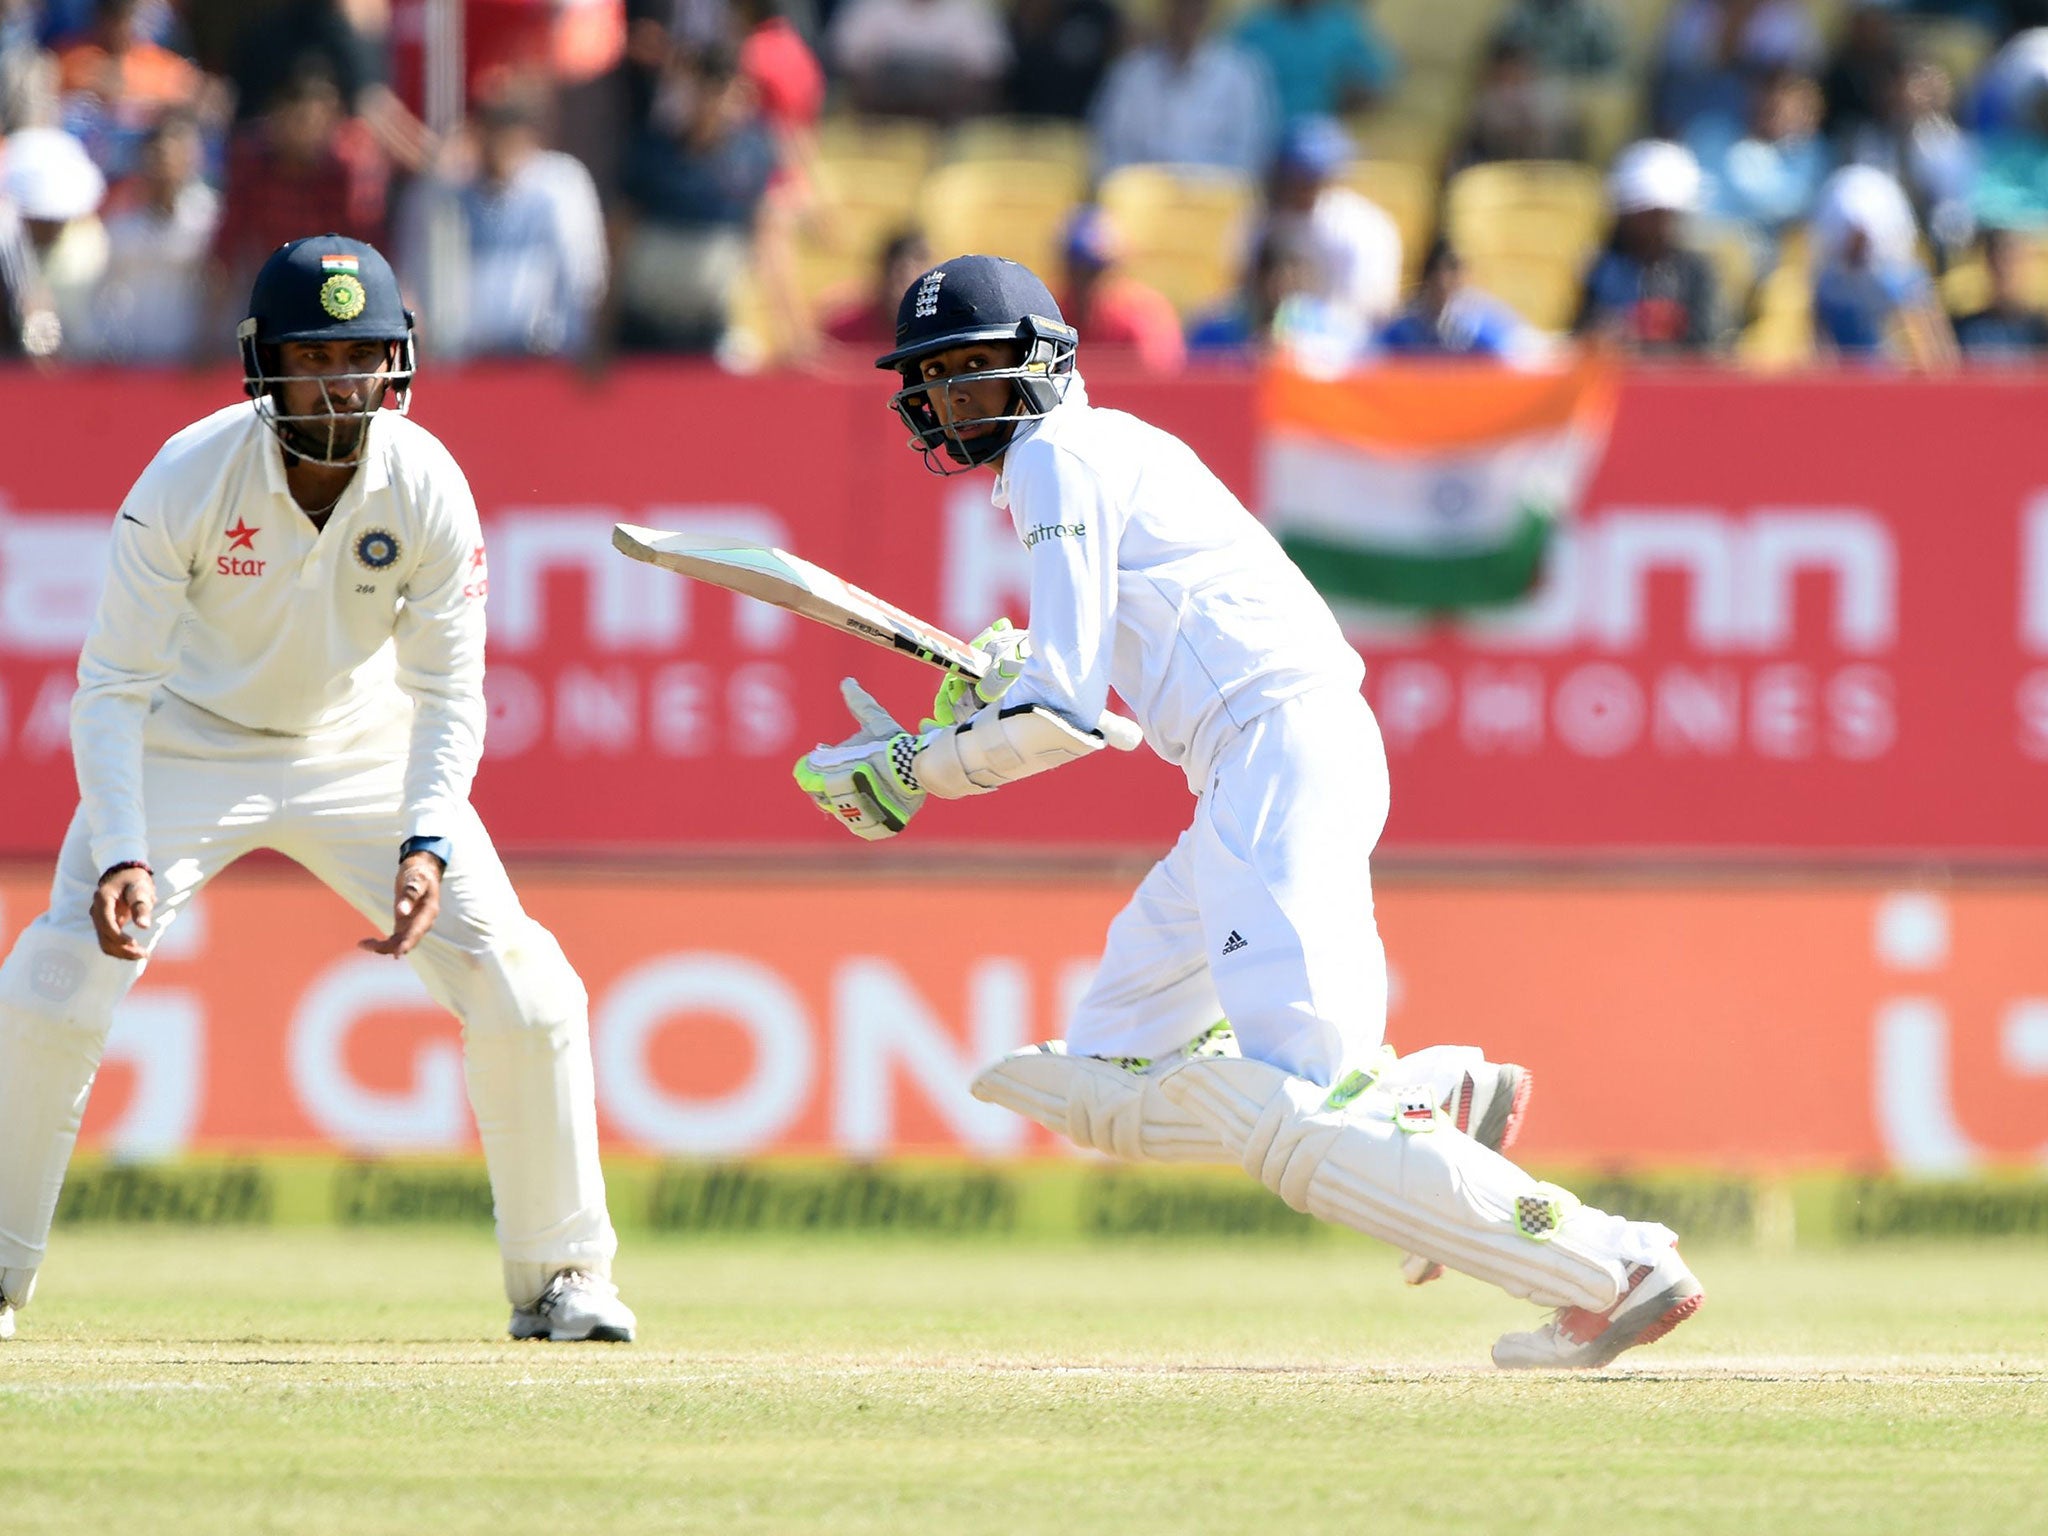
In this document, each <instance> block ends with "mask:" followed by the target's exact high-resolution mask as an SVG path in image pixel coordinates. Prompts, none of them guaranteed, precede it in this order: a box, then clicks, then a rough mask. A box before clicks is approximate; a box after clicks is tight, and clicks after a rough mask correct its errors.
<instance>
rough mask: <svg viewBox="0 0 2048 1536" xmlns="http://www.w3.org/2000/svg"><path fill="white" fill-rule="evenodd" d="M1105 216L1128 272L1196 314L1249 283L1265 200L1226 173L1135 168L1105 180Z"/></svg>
mask: <svg viewBox="0 0 2048 1536" xmlns="http://www.w3.org/2000/svg"><path fill="white" fill-rule="evenodd" d="M1100 198H1101V203H1102V211H1103V213H1104V214H1105V215H1107V217H1108V219H1109V222H1110V224H1111V226H1112V227H1113V228H1114V229H1115V230H1116V233H1117V237H1118V239H1119V241H1120V242H1121V244H1122V247H1123V252H1124V256H1123V266H1124V270H1125V271H1126V272H1128V273H1130V275H1131V276H1133V277H1135V278H1137V279H1138V280H1139V281H1141V282H1145V283H1150V284H1151V285H1152V286H1153V287H1154V288H1157V289H1158V290H1159V291H1160V292H1161V293H1163V294H1165V295H1166V297H1167V298H1169V299H1171V300H1172V301H1173V305H1174V308H1176V309H1178V310H1179V311H1180V312H1181V313H1182V314H1184V315H1185V314H1192V313H1194V312H1195V311H1197V310H1200V309H1203V308H1205V307H1207V306H1208V305H1211V304H1214V303H1217V302H1219V301H1220V300H1222V299H1224V298H1226V297H1228V296H1229V295H1230V294H1231V293H1232V292H1233V291H1234V290H1235V289H1236V286H1237V283H1238V281H1239V279H1240V277H1241V276H1242V273H1241V270H1240V269H1241V267H1242V266H1243V262H1244V256H1245V248H1246V245H1247V243H1248V241H1249V239H1250V224H1251V219H1252V217H1253V215H1254V213H1255V211H1256V206H1257V202H1258V198H1257V194H1256V193H1255V192H1254V191H1253V189H1252V185H1251V183H1250V182H1248V181H1246V180H1244V179H1243V178H1242V177H1238V176H1232V175H1229V174H1227V173H1222V172H1203V171H1191V170H1186V169H1180V168H1175V167H1170V166H1163V165H1127V166H1124V167H1122V168H1121V169H1120V170H1116V171H1112V172H1111V173H1110V174H1109V175H1108V176H1107V177H1105V178H1104V179H1103V183H1102V188H1101V193H1100Z"/></svg>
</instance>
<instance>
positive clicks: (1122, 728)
mask: <svg viewBox="0 0 2048 1536" xmlns="http://www.w3.org/2000/svg"><path fill="white" fill-rule="evenodd" d="M612 547H613V548H615V549H617V550H618V551H619V553H621V554H623V555H626V556H629V557H630V558H632V559H634V560H641V561H645V562H646V563H647V564H649V565H658V566H660V567H661V568H662V569H663V570H665V571H674V572H676V573H677V574H678V575H682V576H693V577H695V578H696V579H697V580H698V581H706V582H709V583H711V585H712V586H714V587H724V588H725V589H726V590H727V591H729V592H738V593H741V594H743V595H744V596H747V597H757V598H759V599H760V600H761V601H762V602H764V603H772V604H774V606H776V607H777V608H786V609H788V610H789V611H790V612H791V613H796V614H801V615H803V617H805V618H807V619H815V620H817V621H818V622H819V623H820V624H827V625H830V626H831V627H832V628H834V629H837V630H842V631H844V632H845V633H847V634H849V635H856V636H858V637H859V638H860V639H862V640H865V641H867V642H868V643H869V644H870V645H880V646H885V647H887V648H888V649H890V650H894V651H901V652H902V653H903V654H904V655H906V656H914V657H916V658H917V659H918V660H919V661H922V662H925V663H927V664H928V665H930V666H934V667H938V668H941V669H942V670H944V671H947V672H957V673H960V674H962V675H963V676H966V677H974V678H978V677H980V676H981V674H982V672H983V671H984V670H985V669H986V666H987V662H986V659H985V658H984V657H983V656H982V654H981V652H979V651H977V650H976V649H974V647H973V646H971V645H969V644H968V643H967V642H966V641H964V640H962V639H960V638H959V637H958V636H955V635H949V634H947V633H946V631H945V630H943V629H940V628H939V627H938V626H937V625H935V624H927V623H926V622H925V621H924V620H923V619H920V618H917V617H915V616H913V615H911V614H908V613H905V612H904V611H903V610H902V609H901V608H898V607H896V606H895V605H894V604H891V603H885V602H883V601H882V599H881V598H879V597H876V596H875V595H874V594H873V593H872V592H864V591H862V590H861V589H860V588H859V587H856V586H855V585H853V583H852V582H849V581H842V580H841V579H840V578H839V577H837V576H834V575H833V574H832V573H831V572H830V571H828V570H826V569H824V568H823V567H822V566H816V565H813V564H811V562H810V561H808V560H805V559H802V558H800V557H798V556H796V555H792V554H790V553H789V552H788V551H787V550H782V549H769V548H765V547H764V546H762V545H759V544H749V543H747V542H746V541H744V540H742V539H727V538H720V537H718V536H716V535H712V534H700V533H664V532H663V531H662V530H661V529H659V528H639V527H635V526H634V525H633V524H632V523H619V524H617V525H616V526H615V527H614V528H613V529H612ZM1096 729H1097V730H1099V731H1100V732H1101V733H1102V737H1103V739H1104V740H1105V741H1107V742H1108V743H1109V745H1111V746H1112V747H1115V748H1116V749H1117V750H1118V751H1119V752H1130V751H1134V750H1135V749H1136V748H1137V747H1138V746H1139V744H1140V743H1142V742H1143V741H1144V739H1145V738H1144V735H1143V733H1142V732H1141V731H1140V730H1139V729H1138V723H1137V722H1136V721H1135V720H1129V719H1126V718H1125V717H1124V716H1122V715H1118V714H1112V713H1110V712H1109V711H1107V710H1105V711H1103V715H1102V718H1101V719H1100V720H1099V721H1097V722H1096Z"/></svg>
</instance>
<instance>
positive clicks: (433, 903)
mask: <svg viewBox="0 0 2048 1536" xmlns="http://www.w3.org/2000/svg"><path fill="white" fill-rule="evenodd" d="M440 914H441V861H440V860H439V859H437V858H435V857H434V855H433V854H431V853H415V854H410V855H408V856H407V857H405V858H403V859H400V860H399V861H398V888H397V892H396V894H395V895H394V896H393V898H392V903H391V935H390V937H389V938H383V939H358V940H357V941H356V948H357V949H360V950H364V951H367V952H368V953H370V954H373V955H390V956H391V957H392V958H393V959H396V958H397V957H398V956H400V955H404V954H410V953H411V951H412V947H413V946H414V945H415V944H417V943H419V941H420V940H421V939H423V938H425V937H426V936H427V930H428V929H429V928H431V927H433V926H434V919H435V918H436V917H438V916H440Z"/></svg>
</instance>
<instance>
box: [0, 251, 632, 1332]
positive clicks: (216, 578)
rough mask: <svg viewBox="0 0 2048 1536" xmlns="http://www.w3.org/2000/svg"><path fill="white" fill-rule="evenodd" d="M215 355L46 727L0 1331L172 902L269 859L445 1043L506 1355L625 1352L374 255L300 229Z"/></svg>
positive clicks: (450, 534) (582, 1100)
mask: <svg viewBox="0 0 2048 1536" xmlns="http://www.w3.org/2000/svg"><path fill="white" fill-rule="evenodd" d="M238 335H239V337H240V341H241V352H242V368H243V372H244V375H245V378H246V384H247V391H248V394H249V395H250V397H251V398H250V399H249V400H246V401H244V402H242V403H241V404H238V405H231V406H228V407H227V408H226V409H224V410H220V411H216V412H215V413H214V414H212V415H211V416H208V417H206V418H205V419H204V420H202V421H199V422H197V423H195V424H194V425H192V426H190V427H187V428H186V429H185V430H184V431H182V432H180V433H178V434H177V435H176V436H175V437H173V438H172V439H171V440H170V441H169V442H168V443H166V444H165V445H164V446H163V449H162V450H161V451H160V452H159V453H158V454H157V456H156V458H155V459H154V460H153V461H151V463H150V465H149V467H148V468H147V469H145V470H144V471H143V472H142V477H141V478H140V479H139V480H137V481H136V483H135V488H134V489H133V490H132V491H130V492H129V494H128V498H127V500H126V501H124V502H123V503H122V505H121V511H120V515H119V517H118V518H117V519H116V521H115V524H114V541H113V553H112V558H111V564H110V567H109V570H108V573H107V581H106V586H105V588H104V590H103V592H102V594H101V597H100V604H99V611H98V613H97V615H96V616H95V618H94V620H93V626H92V631H91V634H90V635H89V636H88V637H87V639H86V642H85V649H84V652H83V653H82V654H81V655H80V657H79V662H78V692H77V695H76V698H75V700H74V702H73V704H72V713H71V746H72V756H73V759H74V763H75V766H76V770H77V774H78V788H79V800H80V804H79V808H78V812H77V814H76V815H75V816H74V817H73V818H72V821H71V828H70V831H69V832H68V833H67V834H66V836H65V839H64V847H63V851H62V852H61V853H60V854H59V855H58V859H57V875H56V880H55V883H54V884H53V886H52V888H51V893H50V908H49V910H48V911H47V912H45V913H44V914H43V915H42V916H41V917H39V918H37V919H36V920H35V922H34V923H32V924H31V925H30V926H29V927H28V928H27V929H26V930H25V931H24V932H23V933H22V934H21V936H20V938H19V939H18V940H17V941H16V942H15V945H14V949H13V951H12V953H10V954H9V955H8V957H7V959H6V962H5V963H4V964H0V1337H4V1336H7V1335H11V1334H12V1333H13V1332H14V1326H15V1317H14V1314H15V1312H16V1311H17V1310H18V1309H20V1308H23V1307H26V1306H27V1305H28V1301H29V1297H30V1295H31V1294H32V1292H33V1291H34V1289H35V1279H36V1270H37V1268H38V1266H40V1265H41V1263H42V1262H43V1253H44V1248H45V1244H46V1243H47V1241H48V1239H49V1233H50V1219H51V1216H52V1215H53V1213H54V1212H55V1210H56V1205H57V1193H58V1190H59V1188H60V1187H61V1186H62V1184H63V1180H64V1168H65V1164H66V1163H67V1162H68V1161H69V1160H70V1156H71V1149H72V1145H73V1143H74V1142H75V1140H76V1139H77V1135H78V1125H79V1120H80V1117H81V1116H82V1115H83V1114H84V1111H85V1102H86V1096H87V1095H88V1094H89V1093H90V1092H91V1091H92V1082H93V1075H94V1073H95V1071H96V1070H97V1069H98V1066H99V1060H100V1052H101V1049H102V1047H103V1046H104V1044H105V1042H106V1037H107V1030H108V1028H109V1026H110V1025H111V1024H112V1022H113V1017H114V1009H115V1007H116V1005H118V1004H119V1002H120V1001H121V998H122V996H123V995H124V994H125V993H126V992H127V991H128V989H129V987H131V986H133V985H134V984H135V980H136V978H137V977H138V976H140V975H141V974H142V971H143V968H144V967H145V966H146V965H147V964H148V963H149V955H150V951H151V950H152V949H153V948H154V947H155V945H156V943H157V941H158V940H159V939H160V938H161V937H162V935H163V932H164V930H165V928H167V927H168V926H169V925H170V924H171V923H173V922H174V921H176V919H177V916H178V913H179V911H180V910H181V909H182V908H183V907H184V905H185V904H186V903H187V902H188V901H190V900H191V899H192V897H193V895H194V894H195V893H196V892H197V891H198V890H199V889H200V887H201V886H203V885H205V884H206V882H207V881H208V880H210V879H212V878H213V876H214V875H216V874H217V873H219V872H220V871H221V870H222V869H224V868H225V867H226V866H227V865H229V864H231V863H233V862H234V861H235V860H236V859H238V858H240V857H241V856H242V855H243V854H245V853H248V852H249V851H251V850H252V849H256V848H274V849H276V850H277V851H278V852H280V853H283V854H285V855H287V856H288V857H290V858H292V859H295V860H297V861H298V862H299V863H300V864H303V865H304V866H305V867H306V868H307V869H309V870H311V871H312V872H313V873H314V874H315V875H317V876H318V877H319V878H320V879H321V880H322V881H324V882H325V883H326V884H327V885H328V886H329V887H331V888H332V889H333V890H335V891H336V892H338V893H339V894H340V895H341V896H342V897H343V898H344V899H345V900H346V901H347V902H348V903H349V904H350V905H351V906H353V907H354V908H355V909H356V910H357V911H358V912H360V913H362V914H363V916H364V917H365V918H367V919H369V920H370V922H372V923H373V924H377V925H379V926H380V927H381V924H382V920H383V918H384V916H385V914H387V913H388V914H390V921H391V932H390V934H389V936H388V937H385V938H381V939H365V940H364V941H363V942H362V947H363V948H364V949H366V950H370V951H372V952H374V953H377V954H382V955H390V956H393V957H396V956H399V955H406V956H409V957H410V959H411V961H412V964H413V966H414V968H415V969H416V970H417V971H418V972H419V974H420V976H421V978H422V979H423V980H424V981H425V982H426V985H427V990H428V991H429V992H431V993H432V994H433V996H434V998H435V1000H436V1001H438V1002H439V1003H440V1004H441V1005H442V1006H443V1007H445V1008H447V1009H448V1010H449V1011H450V1012H452V1013H454V1014H455V1016H456V1017H457V1018H459V1019H460V1020H461V1021H462V1034H463V1056H464V1063H465V1068H466V1074H467V1078H468V1085H469V1098H470V1104H471V1106H472V1108H473V1109H474V1110H475V1112H476V1121H477V1129H478V1131H479V1133H480V1134H481V1136H482V1140H483V1147H484V1156H485V1159H486V1160H487V1162H488V1164H489V1167H490V1175H491V1190H492V1195H493V1198H494V1201H495V1204H496V1209H497V1229H498V1246H499V1249H500V1252H501V1253H502V1255H503V1258H504V1269H505V1289H506V1293H507V1294H508V1295H509V1297H510V1298H511V1301H512V1321H511V1333H512V1335H513V1337H514V1338H522V1339H523V1338H548V1339H558V1340H569V1339H604V1340H629V1339H631V1338H632V1337H633V1328H634V1319H633V1314H632V1313H631V1312H630V1311H629V1310H627V1308H626V1306H625V1305H624V1304H623V1303H622V1302H621V1301H620V1300H619V1297H618V1292H617V1291H616V1290H615V1289H614V1288H613V1286H612V1284H611V1281H610V1278H609V1276H610V1271H611V1261H612V1254H613V1252H614V1250H615V1249H616V1247H617V1239H616V1238H615V1237H614V1236H613V1233H612V1226H611V1221H610V1218H609V1217H608V1215H607V1214H606V1211H605V1195H604V1177H603V1174H602V1172H601V1171H600V1169H599V1167H598V1157H597V1115H596V1097H595V1092H594V1089H593V1086H592V1076H591V1065H590V1041H589V1025H588V1020H587V1017H586V1013H587V1002H586V999H585V996H584V991H583V986H582V983H581V982H579V981H578V980H577V977H576V973H575V972H574V971H573V970H571V969H570V967H569V962H568V961H567V960H566V959H565V958H564V957H563V955H562V951H561V948H560V946H559V945H557V944H556V943H555V940H554V938H553V937H552V936H551V935H550V934H549V933H548V932H547V930H546V929H544V928H542V927H541V926H540V924H538V923H536V922H535V921H534V920H533V919H532V918H530V917H528V916H527V915H526V913H525V912H524V911H523V910H522V909H521V908H520V905H519V898H518V897H517V896H516V895H514V894H513V891H512V887H511V884H510V882H509V881H508V880H507V879H506V876H505V869H504V866H503V865H502V864H500V863H499V861H498V855H497V853H496V851H495V850H494V849H493V848H492V846H491V840H490V836H489V834H487V833H486V832H485V831H484V827H483V823H482V822H481V821H479V820H478V819H477V815H476V812H475V811H474V810H472V809H471V808H470V804H469V786H470V781H471V779H472V778H473V777H474V776H475V774H476V768H477V759H478V757H479V756H480V755H481V753H482V750H483V731H484V698H483V669H484V588H485V565H484V546H483V534H482V530H481V527H480V525H479V523H478V520H477V512H476V503H475V501H474V500H473V499H472V498H471V496H470V491H469V486H468V484H467V482H466V481H465V480H464V479H463V476H462V471H461V470H460V469H459V468H457V467H456V464H455V461H454V459H453V458H451V457H450V456H449V454H448V451H447V449H445V448H443V447H442V446H441V444H440V443H438V442H437V441H435V439H434V438H433V437H432V436H431V435H429V434H428V433H427V432H426V431H425V430H424V429H422V428H421V427H418V426H416V425H414V424H413V423H412V422H411V421H409V420H407V419H406V416H405V410H406V407H407V404H408V402H409V399H410V395H411V390H412V381H413V373H414V354H413V341H412V316H411V314H410V313H408V312H407V311H406V310H405V308H404V307H403V305H402V303H401V301H400V298H399V292H398V283H397V281H396V279H395V278H394V277H393V276H392V273H391V268H390V266H389V265H388V264H387V263H386V262H385V260H384V258H383V257H382V256H380V255H379V254H378V253H377V252H376V250H374V249H373V248H372V247H370V246H368V245H364V244H362V243H361V242H359V241H355V240H345V239H342V238H340V237H339V236H336V235H319V236H315V237H313V238H312V239H307V240H296V241H293V242H292V243H291V244H289V245H285V246H282V247H280V248H279V249H278V250H277V251H276V252H275V253H274V254H273V255H272V256H271V257H270V259H269V260H268V261H267V262H265V263H264V266H263V269H262V270H261V271H260V272H259V273H258V274H257V277H256V284H255V289H254V292H253V294H252V296H251V298H250V301H249V318H248V319H246V320H244V321H243V322H242V324H241V326H240V327H239V330H238ZM386 405H390V406H394V407H396V409H393V410H386V409H383V407H384V406H386ZM394 866H395V868H396V892H395V897H394V895H393V879H394V877H393V870H394Z"/></svg>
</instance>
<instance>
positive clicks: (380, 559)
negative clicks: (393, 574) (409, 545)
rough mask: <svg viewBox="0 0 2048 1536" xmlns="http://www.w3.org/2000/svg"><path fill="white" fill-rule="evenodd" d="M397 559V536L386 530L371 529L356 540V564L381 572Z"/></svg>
mask: <svg viewBox="0 0 2048 1536" xmlns="http://www.w3.org/2000/svg"><path fill="white" fill-rule="evenodd" d="M397 558H398V536H397V535H396V534H394V533H392V532H391V531H390V530H389V529H388V528H371V529H367V530H365V531H364V533H363V535H362V537H361V538H359V539H357V540H356V564H358V565H360V566H363V567H365V568H367V569H369V570H372V571H381V570H383V569H384V568H385V567H386V566H388V565H390V564H391V563H392V562H393V561H394V560H396V559H397Z"/></svg>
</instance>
